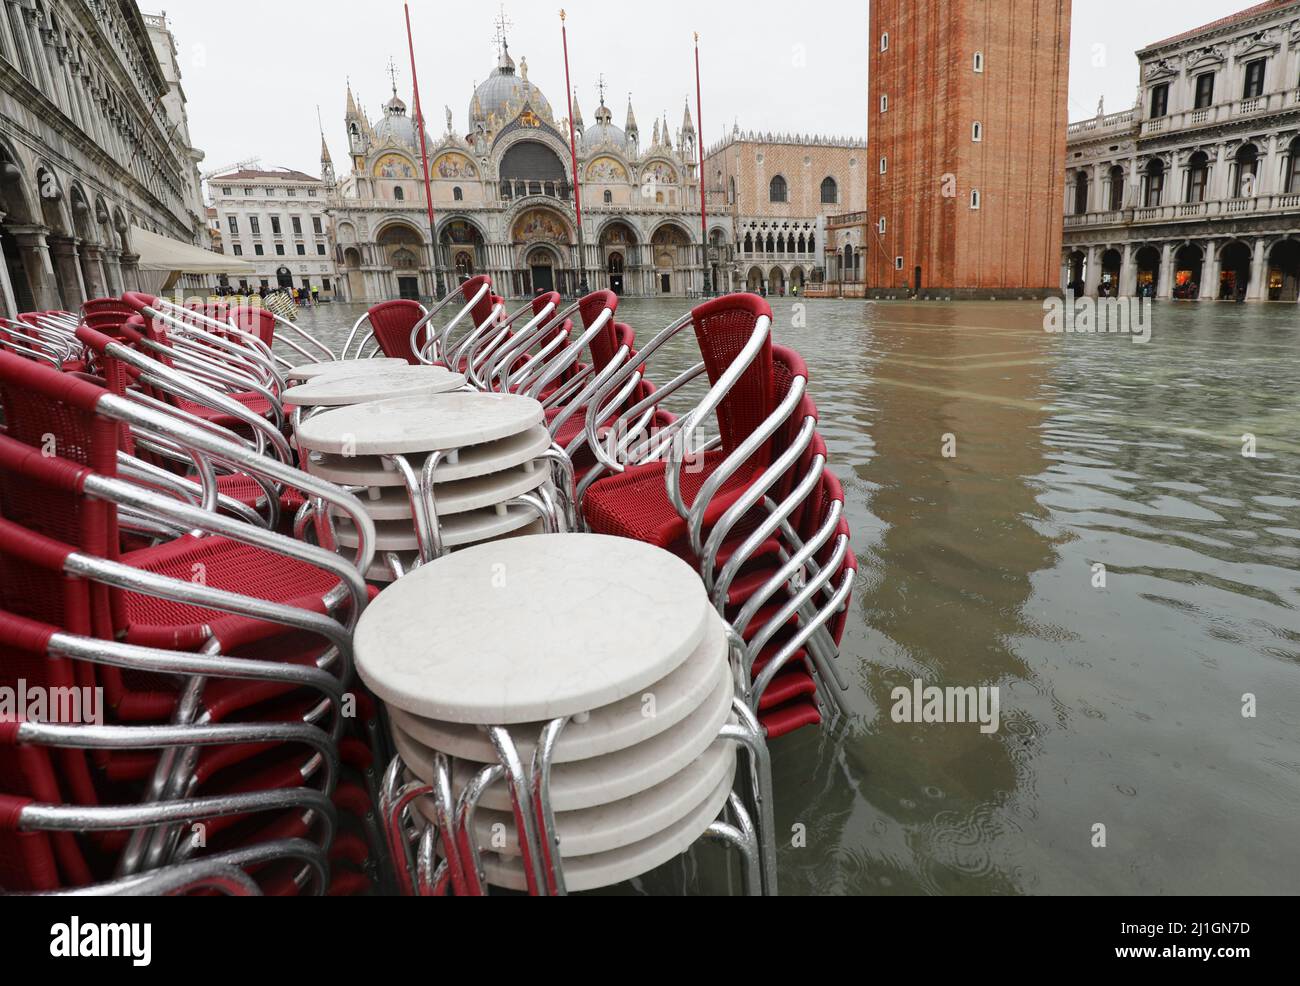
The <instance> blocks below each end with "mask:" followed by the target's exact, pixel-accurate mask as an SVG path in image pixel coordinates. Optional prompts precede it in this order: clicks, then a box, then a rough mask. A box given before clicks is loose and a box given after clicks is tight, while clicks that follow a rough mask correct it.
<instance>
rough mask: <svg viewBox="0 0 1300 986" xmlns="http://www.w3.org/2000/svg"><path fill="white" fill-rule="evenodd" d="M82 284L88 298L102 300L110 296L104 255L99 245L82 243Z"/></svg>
mask: <svg viewBox="0 0 1300 986" xmlns="http://www.w3.org/2000/svg"><path fill="white" fill-rule="evenodd" d="M81 259H82V282H83V286H84V287H85V289H86V297H87V298H102V297H104V296H105V295H106V294H108V289H107V287H106V285H105V283H104V255H103V251H102V250H100V248H99V245H98V244H91V243H82V244H81Z"/></svg>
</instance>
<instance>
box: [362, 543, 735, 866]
mask: <svg viewBox="0 0 1300 986" xmlns="http://www.w3.org/2000/svg"><path fill="white" fill-rule="evenodd" d="M354 647H355V659H356V666H357V670H358V672H359V674H360V676H361V678H362V680H363V681H364V682H365V683H366V684H367V685H368V686H369V687H370V688H371V690H373V691H374V692H375V694H376V695H377V696H379V698H381V699H382V700H383V701H384V703H385V705H386V707H387V709H388V715H389V722H390V729H391V733H392V739H393V742H394V745H395V747H396V749H397V752H398V756H399V757H400V759H401V762H402V764H403V765H404V766H405V769H406V770H407V771H408V772H409V773H410V774H411V775H413V776H414V777H415V778H418V779H419V780H420V781H423V782H424V783H426V784H429V785H432V786H433V787H434V788H435V789H436V788H437V784H438V773H439V764H440V763H443V764H449V765H450V766H449V767H448V768H447V771H448V775H449V777H450V779H451V784H450V787H451V791H452V792H453V795H454V799H455V800H456V802H457V803H456V804H453V805H447V804H443V805H439V804H438V803H437V800H436V798H432V797H426V798H423V799H421V800H419V801H417V802H416V805H417V807H418V809H419V812H418V814H419V815H423V816H424V818H425V820H426V821H425V824H431V825H436V824H437V823H438V820H439V818H442V819H443V820H444V821H445V820H446V819H447V818H448V817H449V814H450V815H452V816H454V817H455V818H456V822H455V824H456V825H464V826H465V831H466V832H467V833H468V838H467V839H466V840H464V841H460V840H456V839H453V838H451V837H449V836H448V835H446V834H443V836H442V840H443V841H442V845H443V857H444V858H448V859H449V861H448V865H449V867H450V868H451V869H452V872H453V873H455V872H458V871H459V872H461V873H462V874H468V877H465V879H467V880H468V882H469V883H470V885H471V891H470V892H474V888H473V882H474V881H473V880H472V879H470V878H472V877H473V876H475V875H478V876H479V878H480V880H481V881H482V882H484V883H487V884H491V885H496V886H500V887H506V888H512V889H516V890H533V891H535V892H536V891H538V889H539V884H541V885H542V886H543V889H542V890H541V892H547V889H545V883H546V882H547V881H548V880H549V881H550V882H551V885H550V887H549V891H550V892H555V891H556V890H557V889H558V890H560V891H564V890H585V889H591V888H595V887H601V886H608V885H611V884H614V883H619V882H622V881H624V880H628V879H631V878H633V877H636V876H638V875H640V874H642V873H645V872H647V871H649V870H651V869H653V868H654V867H656V866H658V865H660V864H662V863H664V862H667V861H668V860H669V859H671V858H673V857H674V856H676V855H678V854H680V853H682V852H684V851H686V849H688V848H689V847H690V846H691V845H692V844H693V843H694V842H695V841H696V840H697V839H699V838H700V837H701V836H702V835H705V834H714V835H718V834H719V832H721V829H720V828H719V826H723V827H724V828H725V827H726V826H725V825H723V823H719V822H718V821H717V820H718V818H719V815H720V814H722V813H723V812H724V808H726V809H727V810H728V811H736V810H737V801H736V798H735V796H733V794H732V786H733V780H734V778H735V774H736V763H737V759H736V745H735V742H733V740H732V739H731V738H728V737H727V735H726V733H727V729H728V728H735V726H734V725H730V726H729V724H730V723H731V721H732V715H733V702H732V699H733V694H734V684H733V681H734V679H733V675H732V670H731V665H730V662H729V660H728V642H727V638H726V636H725V627H724V624H723V622H722V620H721V618H720V617H719V616H718V615H717V613H716V612H715V611H714V610H713V608H712V607H711V606H710V605H709V602H708V598H707V594H706V593H705V591H704V588H703V585H702V583H701V582H700V579H699V577H698V575H697V574H696V573H695V572H694V570H693V569H691V568H690V566H688V565H687V564H686V563H685V562H683V561H682V560H681V559H679V558H677V557H676V556H675V555H672V554H671V553H669V552H666V551H663V550H661V549H659V548H655V547H653V546H650V545H646V544H643V543H641V542H638V541H633V540H629V539H623V538H612V537H605V536H602V535H594V534H563V535H539V536H537V537H527V538H517V539H514V540H510V541H505V542H500V543H497V544H492V545H479V546H476V547H473V548H469V549H467V550H464V551H461V552H458V553H456V554H452V555H448V556H445V557H442V558H439V559H437V560H436V561H434V562H432V563H431V564H427V565H424V566H422V567H420V568H419V569H418V570H416V571H414V572H412V573H410V574H409V575H408V576H406V577H405V578H403V579H401V580H400V581H398V582H396V583H395V584H394V585H392V586H390V587H388V588H387V589H385V590H384V591H383V592H382V593H380V595H379V596H378V598H377V599H376V600H375V601H374V602H373V603H371V605H370V606H369V607H368V608H367V609H366V611H365V612H364V613H363V614H362V617H361V620H360V622H359V623H358V626H357V630H356V636H355V644H354ZM539 744H541V747H542V752H541V753H539V751H538V746H539ZM494 765H496V768H497V771H496V772H497V773H500V771H501V769H502V768H504V770H505V773H506V776H505V777H504V778H501V779H498V780H495V781H494V782H493V783H491V784H489V785H488V786H486V787H485V788H482V790H481V792H479V791H478V789H476V788H475V787H474V785H473V784H472V783H471V782H472V780H473V779H474V778H475V777H476V776H478V775H481V774H482V772H484V771H485V770H490V769H491V768H493V766H494ZM520 765H527V766H523V767H522V772H523V773H524V774H525V775H526V776H523V777H519V776H516V775H517V774H518V773H520ZM484 776H489V777H492V776H496V774H488V775H484ZM467 788H469V790H470V791H471V792H473V795H476V797H473V796H471V800H470V803H469V804H466V803H465V802H466V795H465V792H466V790H467ZM521 791H522V792H523V799H524V801H525V802H527V803H526V804H520V792H521ZM739 810H741V811H742V812H743V809H739ZM457 812H459V814H458V815H457V814H456V813H457ZM521 831H522V832H523V833H524V834H523V838H522V840H521V835H520V833H521ZM748 831H751V832H752V829H748ZM534 840H535V841H534ZM738 844H739V843H738ZM449 847H450V848H449ZM553 849H554V850H555V851H552V850H553ZM756 854H757V849H756V847H754V848H753V852H752V853H748V852H747V855H749V857H750V859H751V862H752V861H753V859H755V858H756ZM533 860H541V861H543V864H544V865H542V868H541V869H540V870H533V871H532V872H531V873H530V869H529V868H530V866H531V865H532V861H533ZM547 867H551V869H550V870H548V869H547ZM458 868H459V870H458ZM555 873H558V874H559V876H558V879H557V878H555V877H554V874H555ZM548 874H551V875H550V876H548ZM544 878H545V879H544ZM453 882H456V880H455V877H454V876H453ZM461 889H462V887H460V886H458V887H457V890H458V891H459V890H461Z"/></svg>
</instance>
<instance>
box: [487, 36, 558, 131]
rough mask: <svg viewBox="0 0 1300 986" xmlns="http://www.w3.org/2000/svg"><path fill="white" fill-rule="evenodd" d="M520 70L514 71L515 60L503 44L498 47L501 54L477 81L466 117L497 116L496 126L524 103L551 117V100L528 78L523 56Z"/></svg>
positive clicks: (542, 114)
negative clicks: (482, 78) (486, 75)
mask: <svg viewBox="0 0 1300 986" xmlns="http://www.w3.org/2000/svg"><path fill="white" fill-rule="evenodd" d="M522 64H523V71H522V72H519V73H516V72H515V61H514V59H513V58H511V57H510V51H509V49H508V48H507V47H506V46H504V45H503V46H502V48H501V57H500V58H499V59H497V67H496V68H494V69H493V70H492V74H491V75H489V76H488V77H487V78H486V79H484V80H483V81H482V82H480V83H479V85H478V88H477V89H475V90H474V98H473V99H471V100H470V104H469V119H470V122H471V123H473V122H474V121H475V120H477V119H479V118H480V117H481V118H482V119H484V120H488V119H490V118H491V117H493V116H495V117H496V124H497V126H503V125H504V124H505V123H506V122H507V121H509V120H512V119H514V117H515V114H517V113H518V112H519V111H520V110H521V109H522V108H523V106H524V103H527V104H528V105H529V106H531V107H532V108H533V110H534V111H535V112H536V113H537V114H538V115H539V116H541V117H544V118H545V119H548V120H549V119H551V104H550V103H549V102H548V101H547V99H546V97H545V96H544V95H542V90H540V89H538V88H537V87H536V86H535V85H533V84H532V83H531V82H529V81H528V61H527V59H524V60H523V63H522Z"/></svg>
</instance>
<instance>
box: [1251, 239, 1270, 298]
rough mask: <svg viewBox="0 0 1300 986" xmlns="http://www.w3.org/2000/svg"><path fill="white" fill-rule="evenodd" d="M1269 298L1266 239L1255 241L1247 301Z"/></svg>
mask: <svg viewBox="0 0 1300 986" xmlns="http://www.w3.org/2000/svg"><path fill="white" fill-rule="evenodd" d="M1267 299H1268V258H1267V257H1265V256H1264V241H1263V239H1258V240H1256V241H1255V253H1254V256H1253V257H1251V261H1250V287H1249V288H1248V289H1247V291H1246V300H1247V301H1265V300H1267Z"/></svg>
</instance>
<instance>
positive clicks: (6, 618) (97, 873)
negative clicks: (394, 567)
mask: <svg viewBox="0 0 1300 986" xmlns="http://www.w3.org/2000/svg"><path fill="white" fill-rule="evenodd" d="M109 358H110V359H111V357H109ZM0 400H2V402H3V410H4V421H5V432H4V434H3V435H0V652H2V653H3V658H2V659H0V678H2V679H3V683H4V684H5V685H8V686H10V687H20V686H21V687H34V688H36V689H37V690H38V691H40V690H41V689H46V690H48V689H52V688H63V689H71V688H74V687H76V688H85V689H89V691H88V692H87V693H86V694H88V695H102V697H103V702H102V705H97V709H98V714H97V715H96V716H95V717H91V718H92V721H91V722H89V723H87V722H85V721H82V720H84V718H85V717H80V718H79V719H78V721H76V722H52V721H41V717H39V716H27V715H19V716H17V717H11V718H10V719H9V720H7V721H6V722H4V723H0V889H4V890H11V891H14V890H16V891H33V890H36V891H58V890H69V889H73V888H81V887H86V886H94V887H97V888H100V889H102V890H103V892H114V891H116V890H126V889H131V888H135V892H139V890H140V889H141V888H144V889H148V890H152V891H153V892H182V891H179V890H177V889H176V888H177V887H180V888H185V887H190V886H191V885H192V884H191V883H187V882H186V879H187V878H189V877H194V876H195V874H196V873H197V874H199V875H200V876H201V875H202V873H203V872H209V871H210V872H212V873H216V874H217V875H218V877H219V879H218V880H217V883H218V884H220V885H221V886H224V887H226V890H227V891H231V888H232V887H234V884H232V883H230V881H231V880H232V879H234V880H235V883H238V884H239V886H240V887H242V888H243V890H245V891H248V890H250V889H251V890H259V889H260V890H261V891H262V892H266V893H272V894H296V893H313V892H316V893H319V892H326V891H328V892H332V893H343V892H357V891H367V890H369V889H372V888H373V886H374V881H375V880H376V879H377V878H378V877H379V876H381V875H382V871H383V870H384V869H385V864H384V863H383V849H382V837H381V835H380V833H378V831H377V830H376V829H375V828H374V824H373V820H372V818H371V815H372V812H371V811H370V808H369V806H370V805H371V804H372V803H373V791H374V777H373V775H374V763H375V758H374V756H373V753H372V750H373V749H374V746H373V743H374V741H375V736H376V735H377V732H376V730H377V726H376V724H375V723H374V711H373V709H372V708H371V707H370V705H369V704H368V703H366V702H365V701H364V699H363V698H362V697H361V696H353V695H351V694H350V693H349V692H348V689H350V688H351V684H350V672H351V668H350V663H351V662H350V634H351V628H352V626H353V625H354V624H355V621H356V618H357V616H358V615H359V613H360V611H361V609H362V608H363V607H364V606H365V604H366V602H367V600H368V599H369V597H370V591H369V590H368V589H367V587H366V585H365V583H364V581H363V580H362V578H361V575H360V573H361V572H362V571H364V570H365V568H366V567H367V566H368V565H369V563H370V560H371V558H372V557H373V548H372V547H371V544H372V541H373V527H372V526H371V525H370V522H369V519H368V516H367V515H366V513H365V511H364V509H363V507H362V505H361V504H360V503H359V502H357V501H355V499H354V498H353V497H351V496H350V495H349V494H346V493H344V492H343V491H341V490H339V489H338V488H336V487H333V486H331V484H328V483H325V482H323V481H321V480H318V479H315V478H313V477H309V476H307V475H306V474H303V473H300V472H298V471H297V470H295V469H293V468H292V467H291V466H288V465H286V464H283V463H280V462H278V461H276V460H275V459H274V458H273V457H268V456H265V455H259V454H257V453H256V452H255V451H253V450H251V449H250V448H249V447H248V446H247V445H243V444H237V443H235V442H232V441H229V440H227V438H225V437H222V436H221V435H220V434H219V433H216V432H214V431H213V430H212V429H211V427H210V426H209V425H206V424H205V423H203V422H201V421H200V420H199V419H190V420H185V419H183V418H182V417H180V416H178V415H176V414H174V413H164V412H162V411H159V410H157V409H155V408H151V407H149V406H148V405H147V404H141V403H138V402H136V401H132V400H130V399H129V398H127V397H126V396H122V395H119V394H115V393H113V392H112V391H110V390H107V389H105V388H102V387H99V386H96V385H95V384H92V383H89V382H86V381H83V380H80V379H77V378H76V377H74V376H71V375H69V374H64V373H61V372H59V371H57V370H54V369H52V368H46V367H42V366H39V365H37V364H36V363H34V362H32V361H30V360H27V359H23V358H21V357H17V356H14V355H11V354H6V353H0ZM127 436H129V437H130V438H131V439H133V440H135V441H137V442H139V441H141V440H144V439H149V438H159V437H161V438H165V439H166V440H168V441H169V442H171V443H172V444H173V445H176V446H180V447H184V448H186V449H188V450H189V452H190V453H191V454H192V456H193V457H194V458H195V460H196V461H210V460H213V459H216V460H221V461H224V462H227V463H230V464H233V465H234V466H236V467H238V468H240V469H241V470H243V471H245V472H247V473H248V474H250V475H256V476H258V477H259V478H261V479H263V480H264V481H266V482H268V483H271V484H281V485H293V486H296V487H297V488H300V489H301V490H302V491H303V492H304V493H306V494H308V495H310V496H312V497H320V498H322V500H323V501H325V502H328V503H330V504H332V505H333V506H334V507H335V508H336V509H339V510H342V511H343V512H344V514H345V515H347V516H348V517H350V518H351V519H352V520H353V523H354V526H355V527H357V529H358V530H360V531H361V532H362V536H361V537H360V539H359V541H360V545H359V547H358V549H357V551H356V556H355V557H354V558H352V559H350V560H349V559H344V558H342V557H340V556H339V555H337V554H335V553H334V552H333V551H331V550H326V548H323V547H316V546H314V545H310V544H306V543H304V542H301V541H295V540H293V539H290V538H288V537H285V536H283V535H279V534H276V533H275V532H273V531H271V530H268V529H267V528H266V527H264V526H260V525H257V524H253V523H249V522H248V521H246V520H244V519H240V518H237V517H231V516H227V515H223V514H221V513H218V512H215V511H213V510H210V509H207V508H206V505H207V504H209V503H211V502H212V497H211V496H210V494H211V493H212V491H211V490H210V489H208V488H207V487H208V485H209V484H210V481H211V475H212V473H211V470H210V469H208V468H204V469H200V475H201V476H202V477H204V484H205V495H204V497H203V502H202V503H195V502H192V501H191V500H190V499H187V498H186V497H183V496H169V495H167V492H166V491H165V490H163V491H161V492H160V488H159V487H158V486H157V485H153V484H147V483H139V482H135V481H132V479H130V478H129V477H128V475H127V474H124V473H123V472H122V471H120V470H119V460H120V459H121V458H122V451H123V447H124V442H125V439H126V437H127ZM126 458H127V460H129V459H130V457H129V456H127V457H126ZM326 533H327V532H326ZM141 538H147V539H148V543H147V544H145V545H143V546H141V545H140V539H141ZM358 566H360V567H358ZM96 689H98V691H96ZM78 694H79V693H78ZM345 696H346V697H345ZM351 701H358V702H359V704H361V706H362V708H360V709H359V710H358V711H359V714H360V715H359V718H360V719H361V720H363V721H368V723H369V728H370V731H364V730H363V731H358V730H357V729H356V728H355V726H354V725H352V724H350V723H349V722H348V721H346V720H345V719H344V710H345V708H346V705H345V703H347V702H351ZM345 727H346V728H345ZM200 836H201V837H200ZM194 864H202V865H200V866H199V867H198V868H197V869H196V868H195V865H194ZM232 874H236V875H235V876H232ZM237 874H243V875H244V876H245V877H251V879H252V880H253V881H254V883H253V884H249V883H247V882H240V881H241V879H242V878H236V877H237ZM204 886H206V884H205V885H204ZM168 888H171V889H168ZM218 889H219V888H218ZM232 892H233V891H232Z"/></svg>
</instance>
